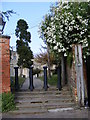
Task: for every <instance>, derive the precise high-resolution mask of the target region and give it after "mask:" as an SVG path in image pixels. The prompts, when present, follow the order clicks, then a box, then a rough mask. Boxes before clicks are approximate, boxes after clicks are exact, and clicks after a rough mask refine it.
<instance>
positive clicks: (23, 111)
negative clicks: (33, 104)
mask: <svg viewBox="0 0 90 120" xmlns="http://www.w3.org/2000/svg"><path fill="white" fill-rule="evenodd" d="M46 112H48V111H47V109H41V108H40V109H36V108H35V109H31V108H30V109H21V110H14V111H9V112H8V113H9V114H12V115H13V114H14V115H20V114H22V115H23V114H42V113H46Z"/></svg>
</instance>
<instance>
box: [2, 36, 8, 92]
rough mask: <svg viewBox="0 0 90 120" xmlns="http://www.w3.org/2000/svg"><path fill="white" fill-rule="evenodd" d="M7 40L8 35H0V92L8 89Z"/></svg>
mask: <svg viewBox="0 0 90 120" xmlns="http://www.w3.org/2000/svg"><path fill="white" fill-rule="evenodd" d="M9 42H10V37H9V36H0V93H2V92H9V91H10V48H9Z"/></svg>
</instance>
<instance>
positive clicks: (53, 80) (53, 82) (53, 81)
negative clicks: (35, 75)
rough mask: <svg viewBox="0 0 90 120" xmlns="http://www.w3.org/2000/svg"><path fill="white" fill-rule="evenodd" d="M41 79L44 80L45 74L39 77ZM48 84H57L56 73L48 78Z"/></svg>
mask: <svg viewBox="0 0 90 120" xmlns="http://www.w3.org/2000/svg"><path fill="white" fill-rule="evenodd" d="M39 79H40V80H42V81H43V80H44V76H42V77H39ZM47 81H48V84H50V85H53V86H57V74H54V75H52V76H51V78H50V79H49V78H47Z"/></svg>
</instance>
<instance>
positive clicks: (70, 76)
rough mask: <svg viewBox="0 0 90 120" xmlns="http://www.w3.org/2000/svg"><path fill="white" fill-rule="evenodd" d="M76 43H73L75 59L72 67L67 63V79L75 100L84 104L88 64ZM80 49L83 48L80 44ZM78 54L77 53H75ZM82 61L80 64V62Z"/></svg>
mask: <svg viewBox="0 0 90 120" xmlns="http://www.w3.org/2000/svg"><path fill="white" fill-rule="evenodd" d="M75 47H77V46H75V45H73V48H72V53H73V56H72V57H73V61H72V65H71V67H70V66H69V65H68V64H66V71H67V81H68V85H69V86H70V87H69V88H70V90H71V92H72V95H73V97H74V100H75V101H76V102H78V103H79V104H81V105H84V98H85V97H87V77H86V66H85V64H84V62H83V61H81V60H80V59H82V57H80V55H79V54H82V53H81V52H82V51H80V53H78V50H77V49H75ZM78 49H79V50H80V49H81V46H79V45H78ZM75 54H76V55H75ZM78 62H80V64H79V63H78Z"/></svg>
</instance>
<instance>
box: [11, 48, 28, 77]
mask: <svg viewBox="0 0 90 120" xmlns="http://www.w3.org/2000/svg"><path fill="white" fill-rule="evenodd" d="M18 58H19V55H18V54H17V52H16V51H13V50H12V51H11V60H10V76H15V69H14V67H16V66H18V65H17V62H18ZM20 73H21V68H20V67H19V69H18V76H20ZM22 76H25V77H26V78H28V77H29V69H28V68H23V69H22Z"/></svg>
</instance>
